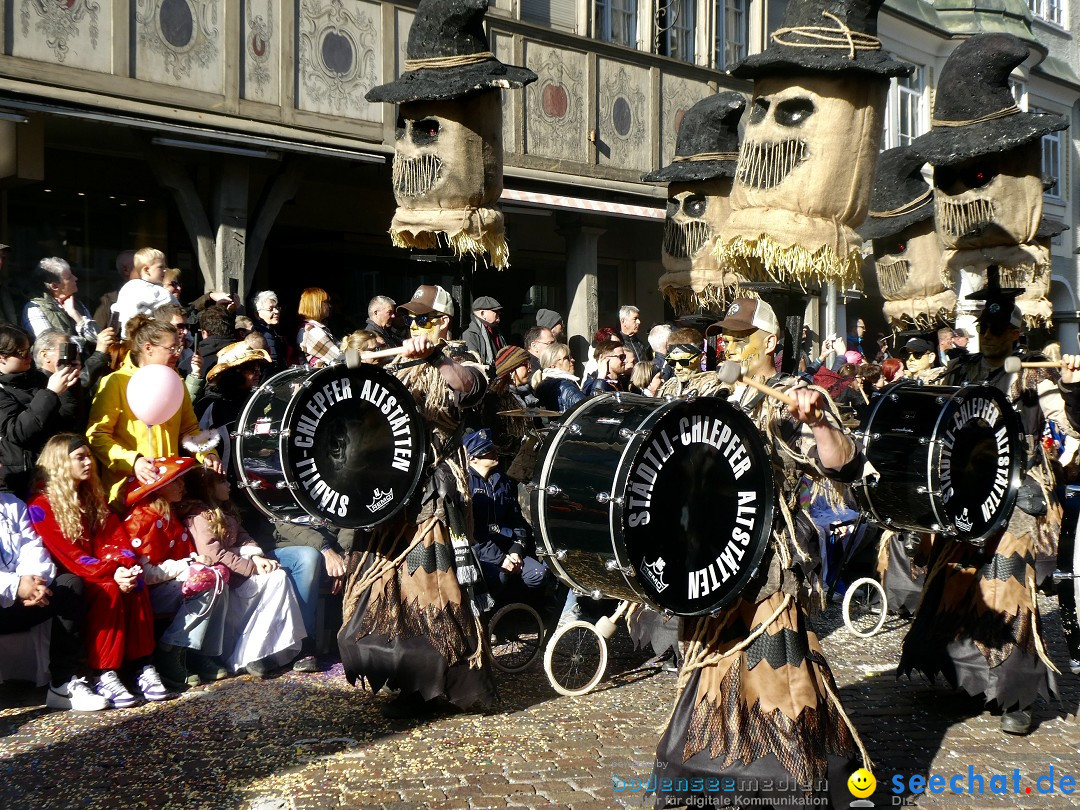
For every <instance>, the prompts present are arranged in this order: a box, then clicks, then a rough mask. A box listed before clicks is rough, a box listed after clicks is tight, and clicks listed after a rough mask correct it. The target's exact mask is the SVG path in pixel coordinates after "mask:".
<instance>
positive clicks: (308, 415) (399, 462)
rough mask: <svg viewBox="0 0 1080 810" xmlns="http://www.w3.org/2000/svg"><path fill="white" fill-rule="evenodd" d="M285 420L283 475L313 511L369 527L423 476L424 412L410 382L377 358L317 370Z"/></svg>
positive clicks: (387, 514)
mask: <svg viewBox="0 0 1080 810" xmlns="http://www.w3.org/2000/svg"><path fill="white" fill-rule="evenodd" d="M283 423H284V427H285V430H284V431H283V434H282V437H281V455H282V457H283V458H284V459H285V465H284V467H285V478H286V480H287V481H288V482H289V485H290V488H291V489H292V493H293V496H294V497H295V498H296V501H297V503H299V504H300V506H301V507H303V509H304V510H305V511H306V512H307V513H308V514H310V515H311V516H312V517H316V518H321V519H323V520H326V521H327V522H328V523H331V524H333V525H335V526H341V527H343V528H348V529H360V528H369V527H371V526H375V525H377V524H379V523H382V522H383V521H385V520H387V519H388V518H390V517H391V516H393V515H394V514H395V513H396V512H397V511H398V510H399V509H401V508H402V507H403V506H404V505H405V503H406V502H407V501H408V499H409V496H410V495H412V493H413V491H414V490H415V489H416V486H417V484H418V483H419V481H420V476H421V473H422V471H423V467H424V459H425V455H426V448H427V438H426V436H427V429H426V426H425V424H424V420H423V418H422V417H421V415H420V412H419V410H418V409H417V407H416V403H415V402H414V401H413V398H412V395H411V394H410V393H409V391H408V389H406V388H405V386H404V385H403V384H402V383H401V382H400V381H399V380H398V379H397V377H394V376H393V375H391V374H389V373H388V372H386V371H384V370H383V369H381V368H379V367H378V366H373V365H362V366H360V367H358V368H355V369H350V368H348V367H346V366H345V365H343V364H341V365H334V366H329V367H328V368H324V369H321V370H319V371H316V372H315V373H314V374H312V375H311V376H310V377H308V378H307V380H305V381H304V384H303V386H302V387H301V389H300V390H299V391H298V392H297V394H296V396H295V397H293V399H292V401H291V402H290V403H289V408H288V410H287V411H286V413H285V417H284V420H283Z"/></svg>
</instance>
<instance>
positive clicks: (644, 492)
mask: <svg viewBox="0 0 1080 810" xmlns="http://www.w3.org/2000/svg"><path fill="white" fill-rule="evenodd" d="M630 492H631V493H632V496H631V498H630V508H631V509H636V508H638V507H639V506H644V507H645V508H646V509H648V508H649V507H650V506H651V505H652V487H650V486H646V485H645V484H639V483H637V482H634V483H633V484H631V485H630ZM633 495H640V496H641V497H640V498H634V497H633Z"/></svg>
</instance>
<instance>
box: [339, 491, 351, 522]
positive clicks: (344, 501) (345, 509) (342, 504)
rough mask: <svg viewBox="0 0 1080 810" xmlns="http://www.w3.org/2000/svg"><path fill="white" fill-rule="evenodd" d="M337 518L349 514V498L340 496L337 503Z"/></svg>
mask: <svg viewBox="0 0 1080 810" xmlns="http://www.w3.org/2000/svg"><path fill="white" fill-rule="evenodd" d="M337 513H338V517H346V516H347V515H348V514H349V496H348V495H342V496H341V500H340V501H339V502H338V512H337Z"/></svg>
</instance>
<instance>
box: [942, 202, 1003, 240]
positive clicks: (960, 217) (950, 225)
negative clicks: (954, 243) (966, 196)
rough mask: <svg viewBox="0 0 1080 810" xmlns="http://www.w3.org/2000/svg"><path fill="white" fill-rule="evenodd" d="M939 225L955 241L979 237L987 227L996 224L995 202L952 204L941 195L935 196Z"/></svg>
mask: <svg viewBox="0 0 1080 810" xmlns="http://www.w3.org/2000/svg"><path fill="white" fill-rule="evenodd" d="M934 202H935V203H936V204H937V212H936V216H937V223H938V228H940V229H941V231H942V233H944V234H947V235H948V236H951V237H953V238H954V239H960V238H971V237H973V236H978V234H980V233H981V232H982V231H984V230H986V228H987V226H989V225H993V224H994V219H995V211H994V201H993V200H987V199H974V200H969V201H967V202H951V201H949V200H946V199H943V198H942V197H941V196H940V195H937V196H935V198H934Z"/></svg>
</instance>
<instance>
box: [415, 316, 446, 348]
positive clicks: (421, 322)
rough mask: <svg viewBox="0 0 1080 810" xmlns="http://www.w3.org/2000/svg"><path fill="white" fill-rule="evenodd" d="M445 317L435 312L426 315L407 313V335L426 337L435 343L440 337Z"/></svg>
mask: <svg viewBox="0 0 1080 810" xmlns="http://www.w3.org/2000/svg"><path fill="white" fill-rule="evenodd" d="M447 317H448V316H446V315H440V314H439V313H437V312H432V313H429V314H426V315H407V316H406V318H407V320H408V322H409V335H410V336H412V337H426V338H427V339H428V340H430V341H431V342H432V343H435V342H437V341H438V340H439V338H440V337H441V333H442V330H443V326H444V324H445V323H446V318H447Z"/></svg>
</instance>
